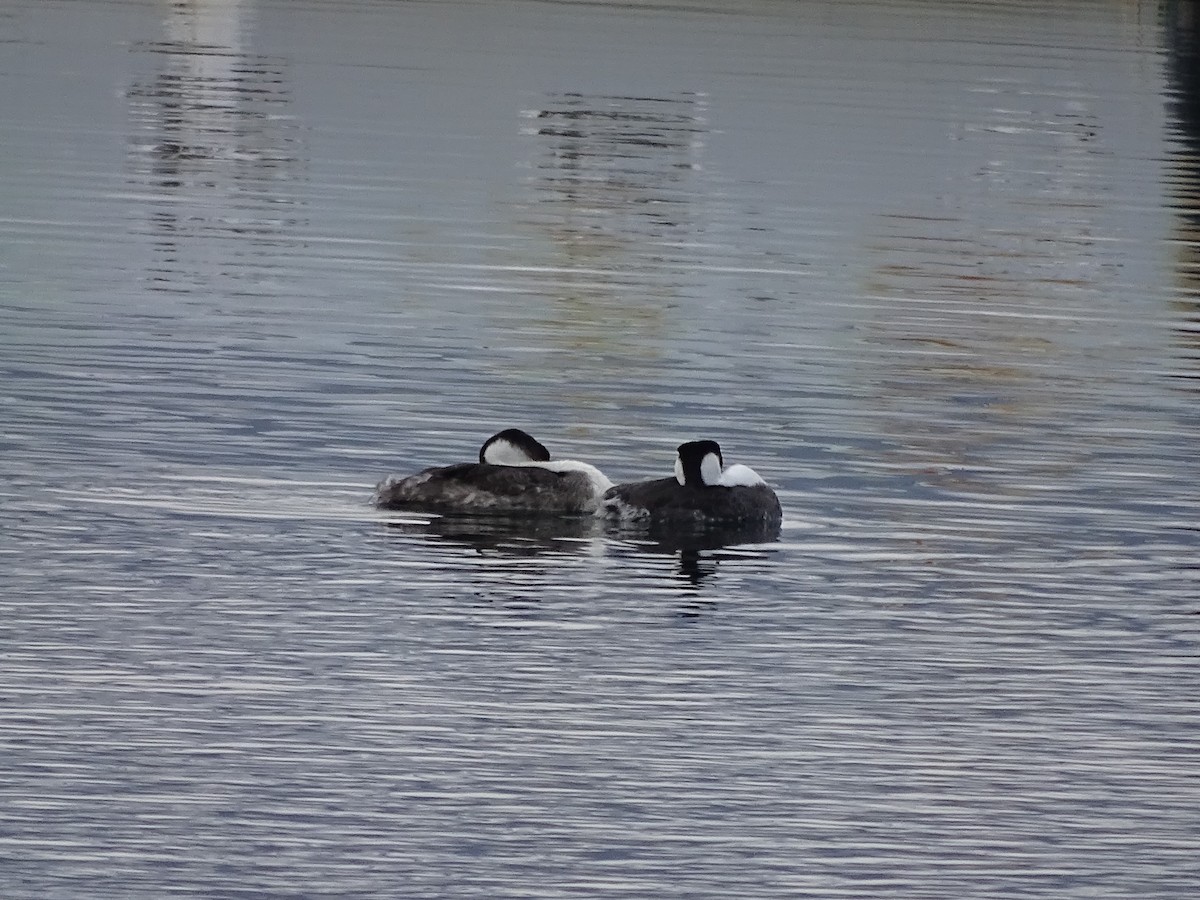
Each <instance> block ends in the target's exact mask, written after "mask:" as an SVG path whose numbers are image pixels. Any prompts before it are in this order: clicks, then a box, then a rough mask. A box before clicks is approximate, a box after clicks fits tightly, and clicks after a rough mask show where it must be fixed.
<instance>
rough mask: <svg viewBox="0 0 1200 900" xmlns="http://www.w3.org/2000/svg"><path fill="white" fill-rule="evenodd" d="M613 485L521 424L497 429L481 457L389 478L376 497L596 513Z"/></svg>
mask: <svg viewBox="0 0 1200 900" xmlns="http://www.w3.org/2000/svg"><path fill="white" fill-rule="evenodd" d="M612 486H613V483H612V482H611V481H609V480H608V479H607V478H606V477H605V476H604V474H603V473H602V472H601V471H600V470H599V469H597V468H596V467H595V466H592V465H589V464H588V463H584V462H578V461H576V460H572V459H564V460H557V461H552V460H551V459H550V451H548V450H547V449H546V448H545V447H544V446H542V445H541V444H540V443H539V442H538V441H536V440H534V439H533V438H532V437H530V436H529V435H528V434H526V433H525V432H524V431H521V429H519V428H508V429H505V430H504V431H501V432H499V433H498V434H494V435H492V436H491V437H490V438H488V439H487V440H486V441H484V444H483V446H482V447H481V448H480V449H479V462H477V463H455V464H454V465H450V466H436V467H434V468H430V469H426V470H424V471H423V472H419V473H418V474H416V475H409V476H408V477H406V478H395V477H391V478H386V479H384V480H383V481H381V482H380V483H379V485H378V486H377V487H376V488H375V494H374V496H373V498H372V501H373V502H374V503H375V505H376V506H378V507H380V508H382V509H419V510H429V511H430V512H443V513H445V512H458V513H490V514H499V515H505V514H523V515H524V514H534V513H592V512H595V511H596V509H597V507H598V506H599V504H600V499H601V497H602V496H603V495H604V492H605V491H606V490H608V489H609V488H610V487H612Z"/></svg>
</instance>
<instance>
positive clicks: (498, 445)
mask: <svg viewBox="0 0 1200 900" xmlns="http://www.w3.org/2000/svg"><path fill="white" fill-rule="evenodd" d="M549 459H550V451H549V450H547V449H546V448H545V447H543V446H542V445H541V444H540V443H539V442H538V441H536V440H534V439H533V438H532V437H530V436H529V435H528V434H526V433H525V432H524V431H522V430H521V429H520V428H506V429H504V430H503V431H501V432H499V433H497V434H493V435H492V436H491V437H490V438H488V439H487V440H486V441H484V442H483V446H482V447H480V448H479V461H480V462H481V463H490V464H491V465H493V466H519V465H522V464H524V463H530V462H547V461H548V460H549Z"/></svg>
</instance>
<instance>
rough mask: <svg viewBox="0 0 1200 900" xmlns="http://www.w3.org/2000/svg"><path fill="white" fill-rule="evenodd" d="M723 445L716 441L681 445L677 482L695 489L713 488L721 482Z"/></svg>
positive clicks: (676, 471) (676, 464) (723, 462)
mask: <svg viewBox="0 0 1200 900" xmlns="http://www.w3.org/2000/svg"><path fill="white" fill-rule="evenodd" d="M724 464H725V461H724V460H723V459H722V458H721V445H720V444H718V443H717V442H716V441H688V442H687V443H686V444H680V445H679V455H678V456H677V457H676V458H675V480H676V481H678V482H679V483H680V484H683V485H691V486H693V487H712V486H714V485H716V484H719V483H720V482H721V469H722V467H723V466H724Z"/></svg>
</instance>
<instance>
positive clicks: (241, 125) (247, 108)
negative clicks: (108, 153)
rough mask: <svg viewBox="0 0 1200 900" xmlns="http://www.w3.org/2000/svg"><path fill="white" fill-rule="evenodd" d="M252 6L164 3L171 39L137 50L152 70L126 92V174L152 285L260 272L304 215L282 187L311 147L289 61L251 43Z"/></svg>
mask: <svg viewBox="0 0 1200 900" xmlns="http://www.w3.org/2000/svg"><path fill="white" fill-rule="evenodd" d="M251 6H252V4H250V3H246V2H244V0H207V2H203V3H196V2H187V0H176V2H171V3H169V4H166V6H165V9H166V12H165V16H164V20H163V31H164V36H163V39H162V40H161V41H157V42H142V43H135V44H133V45H132V47H131V50H132V52H133V53H135V54H138V55H140V56H142V57H144V59H145V60H146V61H148V62H150V63H151V65H152V68H153V72H152V73H151V74H149V75H147V76H145V77H142V78H139V79H137V80H136V81H135V82H134V83H133V84H132V85H131V87H130V89H129V91H128V93H127V96H128V101H129V110H130V119H131V122H130V128H131V138H130V154H129V165H130V170H131V174H130V178H131V181H132V182H133V185H134V188H135V189H136V190H139V191H142V192H144V194H145V196H144V203H143V207H144V208H145V209H146V210H147V216H148V220H149V222H148V232H149V234H150V235H151V236H152V238H153V246H154V249H155V263H154V264H153V265H152V267H151V270H150V272H149V274H148V277H149V280H150V285H149V286H150V288H151V289H153V290H162V291H175V292H188V291H191V290H193V289H196V288H199V287H202V286H210V285H211V282H212V281H213V280H214V279H216V278H232V279H235V280H239V281H243V282H245V281H248V280H252V279H260V278H261V277H262V275H263V272H262V269H263V267H264V266H266V265H268V263H267V257H268V255H269V252H270V251H273V250H274V249H275V248H276V247H277V245H278V242H279V240H280V237H281V235H282V234H284V233H285V232H290V231H293V230H294V229H295V228H296V226H297V224H299V223H300V222H301V219H300V218H299V212H298V202H297V200H296V195H295V193H294V192H292V191H289V190H287V188H286V185H287V183H288V182H289V181H292V180H294V179H296V178H297V177H299V172H300V170H301V168H302V163H301V160H302V159H303V154H302V153H301V151H300V148H299V146H298V143H299V137H298V129H297V128H296V127H295V125H294V123H293V122H292V120H291V118H290V117H289V115H288V105H289V104H290V102H291V97H290V95H289V91H288V87H287V83H286V78H285V74H284V69H285V64H284V62H283V61H282V60H280V59H278V58H273V57H266V56H261V55H256V54H253V53H251V52H249V51H248V50H246V49H245V46H246V44H247V43H248V39H249V33H250V21H251V16H250V9H251ZM199 239H205V240H199Z"/></svg>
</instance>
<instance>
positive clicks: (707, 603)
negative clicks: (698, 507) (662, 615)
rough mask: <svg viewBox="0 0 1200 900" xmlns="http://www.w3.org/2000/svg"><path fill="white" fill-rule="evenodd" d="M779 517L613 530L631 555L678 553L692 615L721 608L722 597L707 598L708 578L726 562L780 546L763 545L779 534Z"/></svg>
mask: <svg viewBox="0 0 1200 900" xmlns="http://www.w3.org/2000/svg"><path fill="white" fill-rule="evenodd" d="M781 527H782V526H781V525H780V523H779V522H737V523H727V524H720V525H714V524H711V523H710V524H707V525H690V526H680V524H679V523H654V524H649V525H637V524H632V525H631V524H622V525H619V526H617V525H612V524H611V523H610V526H609V529H608V531H609V534H610V535H612V536H613V537H617V538H620V539H623V541H624V547H625V552H626V553H627V554H628V555H630V556H634V555H636V556H641V557H647V556H651V557H653V556H663V557H677V558H678V561H679V565H678V567H677V568H676V570H675V573H674V574H675V576H676V577H677V578H678V580H679V581H681V582H682V585H683V588H684V590H685V591H687V592H688V594H689V595H692V596H690V597H689V599H688V601H687V602H686V603H684V604H682V605H681V606H680V608H679V610H678V615H679V616H681V617H684V618H692V617H695V616H698V615H700V614H701V613H704V612H711V611H712V610H714V609H716V606H717V604H716V601H714V600H712V599H704V598H701V596H700V595H699V592H700V590H701V588H702V586H703V583H704V582H705V581H706V580H708V579H710V578H712V577H713V576H715V575H716V574H717V570H718V568H719V567H720V565H721V563H722V562H732V561H739V562H745V561H746V560H753V559H758V560H765V559H768V558H769V557H770V556H771V555H772V554H774V553H775V552H776V551H774V550H772V549H768V548H766V547H761V546H743V545H762V544H770V543H773V542H775V541H778V540H779V534H780V530H781Z"/></svg>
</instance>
